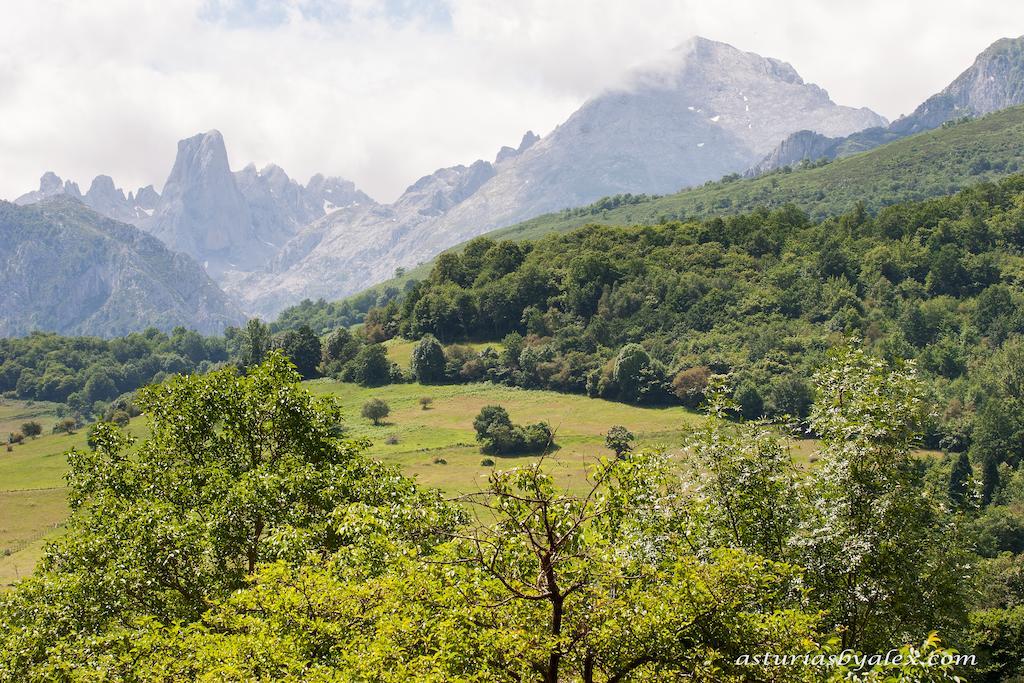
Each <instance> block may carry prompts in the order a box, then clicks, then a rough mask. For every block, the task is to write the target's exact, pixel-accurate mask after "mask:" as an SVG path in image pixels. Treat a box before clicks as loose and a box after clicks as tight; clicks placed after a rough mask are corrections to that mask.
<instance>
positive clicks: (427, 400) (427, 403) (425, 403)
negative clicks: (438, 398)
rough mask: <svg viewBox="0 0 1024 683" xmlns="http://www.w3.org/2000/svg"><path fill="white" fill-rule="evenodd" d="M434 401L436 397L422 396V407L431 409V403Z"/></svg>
mask: <svg viewBox="0 0 1024 683" xmlns="http://www.w3.org/2000/svg"><path fill="white" fill-rule="evenodd" d="M433 402H434V399H432V398H430V397H429V396H423V397H421V398H420V408H422V409H423V410H429V409H430V404H431V403H433Z"/></svg>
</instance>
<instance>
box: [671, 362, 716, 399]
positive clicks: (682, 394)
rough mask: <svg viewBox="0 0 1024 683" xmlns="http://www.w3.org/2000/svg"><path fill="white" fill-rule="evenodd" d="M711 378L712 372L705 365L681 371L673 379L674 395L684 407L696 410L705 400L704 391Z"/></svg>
mask: <svg viewBox="0 0 1024 683" xmlns="http://www.w3.org/2000/svg"><path fill="white" fill-rule="evenodd" d="M710 378H711V370H710V369H709V368H706V367H704V366H703V365H699V366H697V367H695V368H686V369H685V370H680V371H679V372H677V373H676V376H675V377H674V378H672V393H674V394H675V395H676V396H677V397H678V398H679V400H680V401H682V402H683V405H684V406H688V407H690V408H696V407H697V406H699V405H700V404H701V402H702V401H703V400H704V389H706V388H707V386H708V380H709V379H710Z"/></svg>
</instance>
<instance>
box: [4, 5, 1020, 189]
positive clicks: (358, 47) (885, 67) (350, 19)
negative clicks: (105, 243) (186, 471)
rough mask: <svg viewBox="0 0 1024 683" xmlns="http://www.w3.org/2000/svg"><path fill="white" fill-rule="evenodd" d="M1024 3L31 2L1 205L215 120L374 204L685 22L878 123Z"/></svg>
mask: <svg viewBox="0 0 1024 683" xmlns="http://www.w3.org/2000/svg"><path fill="white" fill-rule="evenodd" d="M1022 27H1024V5H1021V4H1019V3H1015V2H1012V1H1009V0H1007V1H1006V2H992V1H990V2H986V3H983V4H978V3H967V2H953V1H951V0H937V1H933V2H909V3H892V2H888V1H883V0H863V1H862V2H858V3H834V2H830V3H823V2H819V1H816V0H790V1H789V2H775V3H764V2H758V1H756V0H735V1H732V2H714V3H710V2H706V1H701V2H697V1H690V0H685V1H673V0H632V1H631V2H629V3H625V2H619V1H618V0H606V1H598V0H518V1H512V0H450V1H448V2H445V0H420V1H419V2H416V1H415V0H385V1H384V2H373V1H371V0H351V1H350V2H333V1H332V0H290V1H289V2H272V1H271V0H177V1H166V0H165V1H158V0H104V2H102V3H76V2H71V1H70V0H66V1H63V2H61V1H57V0H35V1H34V2H27V1H25V2H22V3H19V5H18V6H17V7H16V8H14V9H11V8H9V7H8V8H5V12H4V21H3V22H2V23H0V94H2V95H0V159H2V160H3V163H2V165H0V196H2V197H8V198H10V197H14V196H16V195H18V194H20V193H21V192H23V191H25V190H28V189H32V188H34V187H35V184H36V182H37V179H38V177H39V175H41V174H42V172H43V171H45V170H51V169H52V170H54V171H56V172H57V173H59V174H61V175H62V176H64V177H70V178H72V179H74V180H77V181H78V182H79V183H80V184H82V185H83V188H82V189H83V190H84V189H85V186H86V185H87V184H88V182H89V180H90V179H91V178H92V177H93V176H94V175H96V174H98V173H107V174H110V175H112V176H113V177H114V179H115V181H116V182H117V183H118V184H120V185H122V186H124V187H125V188H129V189H130V188H134V187H137V186H139V185H143V184H149V183H153V184H155V185H156V186H157V187H158V188H159V187H160V185H161V184H162V183H163V180H164V178H165V177H166V174H167V172H168V171H169V170H170V166H171V162H172V160H173V157H174V151H175V141H176V140H178V139H180V138H183V137H186V136H188V135H191V134H193V133H195V132H198V131H202V130H207V129H209V128H219V129H220V130H221V131H222V132H223V133H224V136H225V139H226V141H227V144H228V153H229V155H230V157H231V161H232V165H233V167H235V168H238V167H241V166H242V165H244V164H245V163H247V162H249V161H255V162H257V163H258V164H262V163H266V162H269V161H274V162H275V163H278V164H279V165H281V166H282V167H283V168H285V170H286V171H288V172H289V173H290V174H291V175H293V176H296V177H298V178H299V179H300V180H305V179H306V178H308V176H309V175H311V174H312V173H314V172H324V173H330V174H336V175H342V176H345V177H348V178H350V179H352V180H354V181H355V182H356V183H357V185H359V186H360V187H362V188H364V189H365V190H366V191H368V192H369V193H370V194H372V195H374V196H375V197H377V198H379V199H383V200H388V199H392V198H394V197H395V196H396V195H397V194H398V193H399V192H400V191H401V190H402V189H404V188H405V186H407V185H408V184H409V183H411V182H412V181H414V180H415V179H416V178H417V177H419V176H420V175H422V174H424V173H429V172H430V171H432V170H434V169H435V168H437V167H439V166H444V165H451V164H455V163H469V162H471V161H472V160H474V159H476V158H480V157H483V158H488V159H489V158H491V157H492V156H493V154H494V153H495V152H496V151H497V149H498V147H499V146H501V145H502V144H512V145H514V144H516V143H517V142H518V140H519V137H520V136H521V135H522V133H523V132H524V131H525V130H526V129H528V128H532V129H534V130H536V131H538V132H541V133H546V132H548V131H550V130H551V128H553V127H554V126H555V125H557V124H558V123H559V122H560V121H561V120H563V119H564V118H565V117H566V116H568V114H570V113H571V112H572V111H573V110H574V109H575V108H576V107H577V106H579V104H580V103H582V101H583V100H585V99H586V97H587V96H588V95H590V94H592V93H594V92H596V91H599V90H600V89H601V88H602V87H603V86H604V85H606V84H608V83H613V82H615V81H616V79H617V78H619V77H621V74H622V73H624V72H625V71H627V70H628V69H630V68H632V67H634V66H636V65H639V64H641V63H645V62H647V61H650V60H657V59H660V58H662V56H663V55H664V54H665V53H666V51H668V50H669V49H671V48H672V47H673V46H675V45H677V44H679V43H681V42H682V41H684V40H685V39H686V38H688V37H689V36H691V35H694V34H700V35H705V36H707V37H709V38H714V39H717V40H724V41H726V42H729V43H732V44H733V45H736V46H737V47H740V48H742V49H746V50H751V51H754V52H758V53H760V54H763V55H767V56H774V57H778V58H780V59H784V60H786V61H789V62H790V63H792V64H793V65H794V66H795V67H796V69H797V70H798V71H799V72H800V73H801V75H803V77H804V78H805V80H808V81H812V82H816V83H818V84H819V85H821V86H823V87H825V88H826V89H827V90H828V91H829V92H830V94H831V95H832V97H833V99H835V100H836V101H838V102H840V103H842V104H849V105H857V106H870V107H872V108H873V109H875V110H876V111H879V112H880V113H882V114H884V115H885V116H888V117H890V118H894V117H895V116H897V115H899V114H901V113H905V112H907V111H909V110H910V109H912V108H913V107H914V106H915V105H916V104H917V103H919V102H920V101H921V100H923V99H924V98H925V97H926V96H927V95H929V94H931V93H932V92H935V91H936V90H938V89H940V88H941V87H942V86H943V85H945V84H946V83H947V82H949V81H950V80H952V79H953V78H954V77H955V76H956V75H957V74H958V73H959V72H960V71H961V70H963V69H964V68H966V67H967V66H968V65H969V64H970V62H971V60H972V59H973V57H974V55H976V54H977V53H978V52H979V51H981V50H982V49H983V48H984V47H985V46H987V45H988V44H989V43H991V42H992V41H993V40H995V39H996V38H998V37H1001V36H1003V35H1017V34H1019V33H1021V32H1024V28H1022Z"/></svg>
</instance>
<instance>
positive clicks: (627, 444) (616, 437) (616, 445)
mask: <svg viewBox="0 0 1024 683" xmlns="http://www.w3.org/2000/svg"><path fill="white" fill-rule="evenodd" d="M634 440H635V437H634V436H633V432H631V431H629V430H628V429H626V428H625V427H623V426H622V425H615V426H614V427H612V428H611V429H609V430H608V433H607V434H605V436H604V445H605V446H606V447H607V448H610V449H611V450H613V451H615V455H616V456H617V457H619V458H621V457H622V456H624V455H625V454H626V453H630V452H632V450H633V446H634Z"/></svg>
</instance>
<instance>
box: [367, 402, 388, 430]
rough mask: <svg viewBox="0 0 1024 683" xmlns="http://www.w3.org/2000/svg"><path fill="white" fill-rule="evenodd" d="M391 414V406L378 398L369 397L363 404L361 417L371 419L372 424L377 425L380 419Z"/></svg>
mask: <svg viewBox="0 0 1024 683" xmlns="http://www.w3.org/2000/svg"><path fill="white" fill-rule="evenodd" d="M390 414H391V406H389V405H388V404H387V403H386V402H385V401H383V400H382V399H379V398H374V399H370V400H369V401H367V402H366V403H365V404H363V417H365V418H366V419H368V420H373V424H375V425H379V424H380V421H381V420H383V419H384V418H385V417H387V416H388V415H390Z"/></svg>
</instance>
